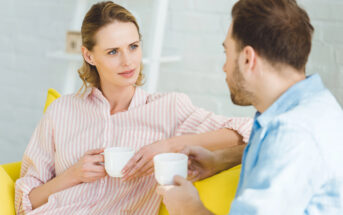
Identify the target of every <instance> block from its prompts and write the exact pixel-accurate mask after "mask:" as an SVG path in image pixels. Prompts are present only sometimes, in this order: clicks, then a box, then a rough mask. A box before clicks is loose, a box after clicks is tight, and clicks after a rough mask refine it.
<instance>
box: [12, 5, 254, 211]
mask: <svg viewBox="0 0 343 215" xmlns="http://www.w3.org/2000/svg"><path fill="white" fill-rule="evenodd" d="M81 33H82V43H83V47H82V54H83V57H84V60H85V62H84V65H83V66H82V67H81V69H80V70H79V74H80V77H81V79H82V81H83V82H84V89H85V90H84V92H83V93H79V94H76V95H67V96H62V97H61V98H59V99H58V100H56V101H55V102H54V103H53V104H52V105H51V106H50V107H49V108H48V110H47V111H46V113H45V114H44V116H43V118H42V120H41V121H40V123H39V125H38V127H37V128H36V130H35V132H34V134H33V136H32V138H31V140H30V143H29V145H28V147H27V149H26V151H25V154H24V157H23V162H22V170H21V176H22V177H21V178H20V179H19V180H18V181H17V182H16V211H17V213H18V214H25V213H27V214H157V213H158V209H159V205H160V202H161V199H160V197H159V196H158V195H157V194H156V193H155V188H156V182H155V180H154V177H153V175H152V174H150V173H151V172H152V163H151V159H152V157H153V156H154V155H155V154H158V153H161V152H177V151H180V150H182V149H183V147H184V146H185V145H192V144H193V145H201V146H204V147H206V148H209V149H213V150H214V149H220V148H224V147H230V146H231V147H233V146H237V145H240V144H241V143H243V140H244V141H245V142H246V141H247V139H248V136H249V132H250V127H251V121H250V120H249V119H228V118H225V117H220V116H215V115H214V114H212V113H209V112H207V111H205V110H202V109H199V108H196V107H194V106H193V105H192V103H191V102H190V100H189V99H188V97H187V96H185V95H184V94H178V93H167V94H148V93H146V92H144V91H143V90H142V89H140V88H139V87H137V86H139V85H141V84H142V77H143V76H142V72H141V70H142V66H141V62H142V50H141V41H140V39H141V36H140V33H139V26H138V25H137V22H136V20H135V18H134V17H133V16H132V15H131V13H130V12H129V11H127V10H126V9H125V8H123V7H121V6H119V5H117V4H114V3H113V2H110V1H109V2H102V3H98V4H95V5H93V6H92V8H91V9H90V10H89V11H88V13H87V14H86V16H85V18H84V21H83V24H82V29H81ZM113 146H125V147H131V148H133V149H135V150H136V151H137V153H136V155H135V156H134V157H133V158H132V159H131V161H130V162H129V164H128V165H127V167H126V168H125V170H124V175H125V176H124V180H123V179H120V178H112V177H109V176H108V175H107V174H106V172H105V169H104V167H103V165H102V164H101V163H102V162H104V158H103V155H102V154H101V153H102V152H103V150H104V148H107V147H113ZM238 157H239V156H238ZM233 160H234V162H233V163H237V162H239V160H240V159H239V158H235V159H233Z"/></svg>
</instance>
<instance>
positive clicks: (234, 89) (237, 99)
mask: <svg viewBox="0 0 343 215" xmlns="http://www.w3.org/2000/svg"><path fill="white" fill-rule="evenodd" d="M244 84H245V80H244V77H243V75H242V74H241V72H240V70H239V67H238V60H237V59H236V61H235V68H234V71H233V73H232V80H231V84H230V85H229V88H230V94H231V101H232V102H233V103H234V104H236V105H240V106H249V105H252V98H253V95H252V93H251V92H249V91H248V90H247V89H246V87H245V86H244Z"/></svg>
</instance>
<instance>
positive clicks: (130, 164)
mask: <svg viewBox="0 0 343 215" xmlns="http://www.w3.org/2000/svg"><path fill="white" fill-rule="evenodd" d="M141 159H142V152H141V150H139V151H138V152H137V153H136V154H135V155H133V157H132V158H131V159H130V160H129V162H127V164H126V165H125V167H124V168H123V170H122V173H123V174H124V175H126V174H127V173H129V172H130V171H131V170H132V169H133V168H134V166H135V165H136V163H137V162H139V161H140V160H141Z"/></svg>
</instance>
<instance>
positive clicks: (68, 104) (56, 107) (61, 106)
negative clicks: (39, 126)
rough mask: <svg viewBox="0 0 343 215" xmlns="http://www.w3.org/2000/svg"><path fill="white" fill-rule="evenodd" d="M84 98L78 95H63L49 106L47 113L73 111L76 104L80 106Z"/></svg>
mask: <svg viewBox="0 0 343 215" xmlns="http://www.w3.org/2000/svg"><path fill="white" fill-rule="evenodd" d="M82 100H83V99H82V97H81V96H80V95H77V94H68V95H63V96H61V97H59V98H57V99H55V100H54V101H52V103H51V104H50V105H49V107H48V108H47V109H46V113H56V112H60V111H64V110H66V109H69V110H70V109H71V108H72V107H74V106H75V105H76V104H80V103H81V102H82Z"/></svg>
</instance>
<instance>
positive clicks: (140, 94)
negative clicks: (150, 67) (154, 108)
mask: <svg viewBox="0 0 343 215" xmlns="http://www.w3.org/2000/svg"><path fill="white" fill-rule="evenodd" d="M148 96H149V94H148V93H147V92H146V91H144V90H143V89H141V88H139V87H136V89H135V93H134V95H133V97H132V100H131V102H130V105H129V108H128V110H130V109H132V108H135V107H138V106H141V105H144V104H146V103H147V100H148ZM90 97H97V98H99V99H101V100H106V98H105V97H104V96H103V94H102V92H101V91H100V90H99V89H98V88H96V87H88V88H87V89H86V91H85V93H84V95H83V98H84V99H87V98H90Z"/></svg>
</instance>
